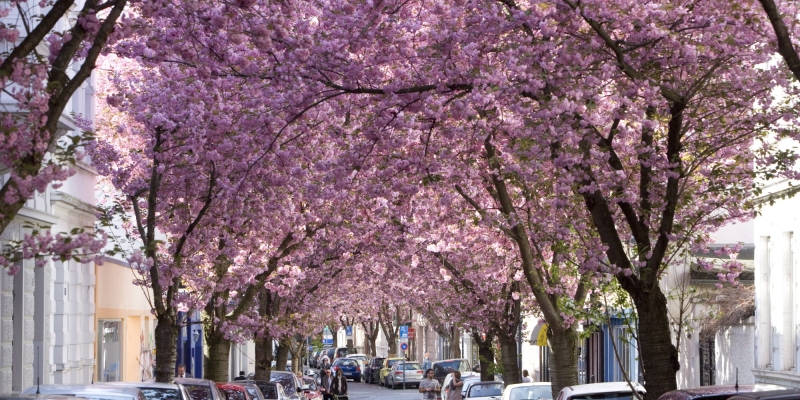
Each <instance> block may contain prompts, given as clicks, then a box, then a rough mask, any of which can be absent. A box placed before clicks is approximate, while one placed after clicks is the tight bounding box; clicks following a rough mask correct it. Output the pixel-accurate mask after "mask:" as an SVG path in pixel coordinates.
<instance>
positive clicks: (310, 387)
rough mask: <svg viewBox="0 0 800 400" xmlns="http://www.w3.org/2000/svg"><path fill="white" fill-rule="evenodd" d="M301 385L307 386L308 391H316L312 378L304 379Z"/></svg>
mask: <svg viewBox="0 0 800 400" xmlns="http://www.w3.org/2000/svg"><path fill="white" fill-rule="evenodd" d="M303 384H304V385H308V390H317V383H316V382H314V378H304V379H303Z"/></svg>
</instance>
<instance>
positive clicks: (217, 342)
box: [204, 329, 231, 382]
mask: <svg viewBox="0 0 800 400" xmlns="http://www.w3.org/2000/svg"><path fill="white" fill-rule="evenodd" d="M205 336H206V346H208V363H206V366H205V368H204V370H205V374H204V375H205V378H206V379H208V380H212V381H214V382H228V381H229V380H230V379H229V378H230V377H229V367H230V365H229V361H230V355H231V341H230V340H228V339H225V335H224V334H223V333H222V332H219V331H218V330H214V329H206V334H205Z"/></svg>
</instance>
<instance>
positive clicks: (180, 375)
mask: <svg viewBox="0 0 800 400" xmlns="http://www.w3.org/2000/svg"><path fill="white" fill-rule="evenodd" d="M175 377H176V378H186V366H185V365H183V364H178V374H177V375H176V376H175Z"/></svg>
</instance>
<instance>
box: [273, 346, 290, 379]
mask: <svg viewBox="0 0 800 400" xmlns="http://www.w3.org/2000/svg"><path fill="white" fill-rule="evenodd" d="M290 340H291V339H285V338H284V339H281V340H280V341H279V342H278V351H277V354H276V357H275V370H276V371H286V362H287V361H289V347H290V344H289V341H290Z"/></svg>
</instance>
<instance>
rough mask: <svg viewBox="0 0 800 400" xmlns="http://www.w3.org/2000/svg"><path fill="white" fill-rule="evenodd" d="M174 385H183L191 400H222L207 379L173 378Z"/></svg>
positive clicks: (214, 385)
mask: <svg viewBox="0 0 800 400" xmlns="http://www.w3.org/2000/svg"><path fill="white" fill-rule="evenodd" d="M175 383H177V384H179V385H183V387H184V388H186V391H187V392H188V393H189V397H191V398H192V400H224V399H225V397H224V396H223V395H222V393H220V391H219V389H217V385H216V384H215V383H214V382H213V381H209V380H208V379H196V378H175Z"/></svg>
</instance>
